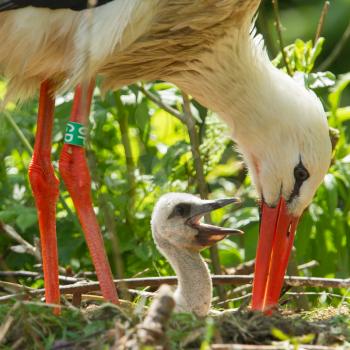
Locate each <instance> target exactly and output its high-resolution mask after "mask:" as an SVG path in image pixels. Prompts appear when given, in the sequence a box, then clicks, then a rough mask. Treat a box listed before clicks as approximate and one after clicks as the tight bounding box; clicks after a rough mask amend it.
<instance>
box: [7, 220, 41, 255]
mask: <svg viewBox="0 0 350 350" xmlns="http://www.w3.org/2000/svg"><path fill="white" fill-rule="evenodd" d="M0 231H2V232H4V233H6V235H7V236H8V237H10V238H12V239H13V240H15V241H16V242H17V243H19V244H20V245H21V246H22V247H23V248H24V249H25V252H26V253H28V254H31V255H33V256H34V257H35V259H36V260H37V261H39V262H41V255H40V252H39V251H38V249H36V247H34V246H33V245H31V244H30V243H29V242H27V241H26V240H25V239H24V238H23V237H22V236H21V235H20V234H19V233H18V232H17V231H16V230H15V229H14V228H13V227H12V226H10V225H6V224H4V223H3V222H1V221H0Z"/></svg>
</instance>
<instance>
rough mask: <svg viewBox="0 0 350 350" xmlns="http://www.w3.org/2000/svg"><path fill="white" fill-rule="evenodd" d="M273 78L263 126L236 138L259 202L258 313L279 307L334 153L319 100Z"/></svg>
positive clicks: (287, 80) (255, 293)
mask: <svg viewBox="0 0 350 350" xmlns="http://www.w3.org/2000/svg"><path fill="white" fill-rule="evenodd" d="M272 74H275V78H276V79H278V80H276V81H277V82H278V83H276V84H275V85H272V86H269V88H267V89H266V91H264V92H262V96H263V97H265V98H266V99H265V101H266V102H265V104H263V101H261V107H260V111H259V110H257V111H256V113H257V114H256V115H255V118H257V119H258V118H260V119H261V121H263V123H262V124H261V123H260V122H259V123H258V124H259V128H257V127H256V126H253V127H252V129H251V130H250V133H248V134H246V136H244V135H242V134H240V135H237V143H238V145H239V147H240V149H241V151H242V154H243V156H244V159H245V160H246V162H247V164H248V168H249V171H250V174H251V176H252V179H253V182H254V184H255V187H256V190H257V192H258V195H259V197H260V209H261V222H260V237H259V243H258V249H257V257H256V269H255V279H254V286H253V300H252V307H253V308H254V309H259V310H268V309H270V308H271V307H272V306H273V305H275V304H276V303H277V301H278V298H279V295H280V292H281V288H282V285H283V277H284V274H285V271H286V268H287V263H288V258H289V255H290V251H291V248H292V245H293V240H294V234H295V231H296V228H297V225H298V221H299V218H300V216H301V215H302V213H303V211H304V210H305V208H306V207H307V206H308V205H309V203H310V202H311V200H312V198H313V196H314V194H315V192H316V190H317V188H318V186H319V185H320V183H321V182H322V180H323V178H324V176H325V174H326V172H327V169H328V167H329V165H330V161H331V153H332V147H331V141H330V136H329V128H328V125H327V121H326V115H325V112H324V110H323V107H322V104H321V102H320V101H319V100H318V98H317V97H316V95H315V94H314V93H313V92H311V91H309V90H307V89H306V88H304V87H301V86H299V85H298V84H296V83H295V82H294V81H293V80H292V79H291V78H289V77H288V76H286V75H284V74H282V73H281V72H279V71H274V73H272ZM269 95H270V99H269V98H268V96H269ZM269 100H270V101H269ZM257 102H258V101H256V102H255V103H257ZM249 135H253V136H252V137H249Z"/></svg>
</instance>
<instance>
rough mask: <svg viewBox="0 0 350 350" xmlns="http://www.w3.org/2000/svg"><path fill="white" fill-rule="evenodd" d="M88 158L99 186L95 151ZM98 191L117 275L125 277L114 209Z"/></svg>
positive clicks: (99, 179) (99, 177)
mask: <svg viewBox="0 0 350 350" xmlns="http://www.w3.org/2000/svg"><path fill="white" fill-rule="evenodd" d="M88 158H89V163H90V168H91V170H92V171H91V177H92V179H93V181H94V182H95V183H96V184H97V185H98V186H99V185H100V184H101V183H102V180H101V176H100V175H99V171H98V166H97V160H96V156H95V154H94V153H92V152H89V153H88ZM98 192H99V196H98V201H99V207H100V208H101V212H102V214H103V216H104V221H105V225H106V230H107V232H108V237H109V239H110V241H111V244H112V251H113V260H114V268H115V270H116V272H117V276H116V277H117V278H124V264H123V258H122V253H121V249H120V242H119V238H118V233H117V227H116V223H115V219H114V215H113V210H112V208H111V207H110V205H109V203H110V200H109V198H108V195H107V194H106V193H103V192H101V191H98ZM121 287H122V286H121ZM122 289H123V288H122ZM124 297H126V296H124Z"/></svg>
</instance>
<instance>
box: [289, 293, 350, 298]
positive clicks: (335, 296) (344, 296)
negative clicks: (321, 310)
mask: <svg viewBox="0 0 350 350" xmlns="http://www.w3.org/2000/svg"><path fill="white" fill-rule="evenodd" d="M285 295H293V296H298V295H309V296H323V295H326V296H327V297H332V298H339V299H344V300H349V299H350V297H347V296H346V295H340V294H335V293H326V292H287V293H285Z"/></svg>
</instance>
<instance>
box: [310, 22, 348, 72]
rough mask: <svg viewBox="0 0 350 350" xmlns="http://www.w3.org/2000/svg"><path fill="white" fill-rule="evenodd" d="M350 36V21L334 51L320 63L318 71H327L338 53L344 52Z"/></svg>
mask: <svg viewBox="0 0 350 350" xmlns="http://www.w3.org/2000/svg"><path fill="white" fill-rule="evenodd" d="M349 38H350V21H349V24H348V26H347V27H346V29H345V31H344V33H343V35H342V37H341V38H340V40H339V41H338V44H337V45H335V47H334V49H333V51H332V52H331V53H330V54H329V55H328V57H327V58H326V59H325V60H324V61H323V62H322V63H321V64H320V65H319V67H318V68H317V70H318V71H321V72H323V71H325V70H326V69H327V68H328V67H329V66H330V65H331V64H332V63H333V62H334V61H335V60H336V58H337V57H338V55H339V54H340V53H341V52H342V50H343V48H344V46H345V44H346V42H347V41H348V39H349Z"/></svg>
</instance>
